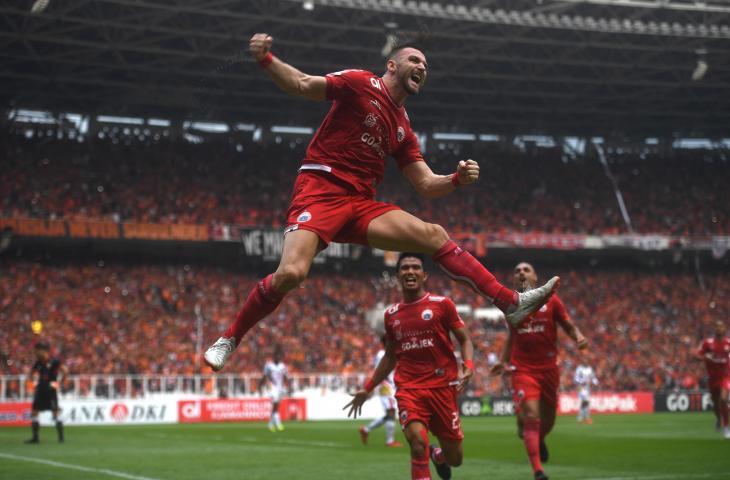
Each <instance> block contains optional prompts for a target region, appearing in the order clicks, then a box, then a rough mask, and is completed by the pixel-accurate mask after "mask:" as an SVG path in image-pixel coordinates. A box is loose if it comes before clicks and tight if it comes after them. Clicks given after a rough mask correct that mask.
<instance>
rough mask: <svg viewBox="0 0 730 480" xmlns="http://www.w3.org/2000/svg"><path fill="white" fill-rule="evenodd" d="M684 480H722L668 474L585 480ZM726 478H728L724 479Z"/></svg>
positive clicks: (703, 475)
mask: <svg viewBox="0 0 730 480" xmlns="http://www.w3.org/2000/svg"><path fill="white" fill-rule="evenodd" d="M685 478H690V479H691V478H723V477H717V474H716V473H689V474H687V473H683V474H676V473H668V474H665V475H645V476H642V475H629V476H623V477H591V478H587V479H586V480H673V479H685ZM724 478H728V477H724Z"/></svg>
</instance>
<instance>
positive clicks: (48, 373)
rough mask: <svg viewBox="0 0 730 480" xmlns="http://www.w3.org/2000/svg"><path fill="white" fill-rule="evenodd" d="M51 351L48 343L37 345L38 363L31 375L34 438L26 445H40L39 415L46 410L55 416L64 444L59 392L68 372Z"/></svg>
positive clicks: (57, 428) (36, 362) (57, 429)
mask: <svg viewBox="0 0 730 480" xmlns="http://www.w3.org/2000/svg"><path fill="white" fill-rule="evenodd" d="M50 350H51V348H50V346H49V345H48V344H47V343H43V342H39V343H37V344H36V345H35V355H36V361H35V363H34V364H33V368H32V369H31V373H30V376H31V378H32V379H33V383H34V384H35V392H34V393H33V405H32V406H31V412H30V416H31V428H32V432H33V437H31V438H30V440H26V442H25V443H40V439H39V436H38V432H39V430H40V424H39V423H38V414H39V413H40V412H42V411H44V410H50V411H51V413H52V414H53V420H54V421H55V422H56V432H57V433H58V441H59V442H61V443H63V439H64V437H63V422H62V421H61V419H59V418H58V415H59V413H60V412H61V409H60V408H59V407H58V390H59V389H60V386H61V384H62V382H63V377H64V376H65V375H66V374H67V373H68V371H67V370H66V367H65V366H63V365H62V364H61V361H60V360H59V359H57V358H51V356H50Z"/></svg>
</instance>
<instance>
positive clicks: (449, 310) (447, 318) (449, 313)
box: [443, 298, 466, 330]
mask: <svg viewBox="0 0 730 480" xmlns="http://www.w3.org/2000/svg"><path fill="white" fill-rule="evenodd" d="M443 306H444V323H445V325H446V326H447V327H449V329H451V330H456V329H457V328H464V327H465V326H466V325H465V324H464V321H463V320H462V319H461V317H460V316H459V312H457V311H456V305H455V304H454V302H453V301H452V300H451V299H450V298H445V299H444V302H443Z"/></svg>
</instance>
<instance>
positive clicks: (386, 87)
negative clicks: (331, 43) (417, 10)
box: [380, 77, 416, 303]
mask: <svg viewBox="0 0 730 480" xmlns="http://www.w3.org/2000/svg"><path fill="white" fill-rule="evenodd" d="M380 83H382V84H383V88H384V89H385V96H386V97H388V100H390V103H392V104H393V106H394V107H395V108H405V106H403V105H398V104H397V103H395V100H393V97H392V96H391V95H390V90H388V85H386V84H385V82H384V81H383V77H380ZM413 303H416V302H413Z"/></svg>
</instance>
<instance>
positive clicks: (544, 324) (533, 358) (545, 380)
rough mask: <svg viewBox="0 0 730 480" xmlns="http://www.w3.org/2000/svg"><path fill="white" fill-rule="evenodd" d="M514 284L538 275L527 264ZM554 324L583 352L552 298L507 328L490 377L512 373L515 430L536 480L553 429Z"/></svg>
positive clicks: (522, 286)
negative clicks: (507, 331)
mask: <svg viewBox="0 0 730 480" xmlns="http://www.w3.org/2000/svg"><path fill="white" fill-rule="evenodd" d="M513 282H514V286H515V288H517V289H518V290H529V289H530V288H533V287H534V286H535V285H536V284H537V273H535V269H534V268H533V267H532V265H530V264H529V263H525V262H522V263H520V264H518V265H517V266H516V267H515V270H514V275H513ZM558 325H560V327H561V328H562V329H563V330H564V331H565V333H567V334H568V336H569V337H570V338H572V339H573V341H575V342H576V344H577V345H578V348H580V349H584V348H586V347H587V345H588V341H587V340H586V339H585V337H584V336H583V334H582V333H581V332H580V330H578V327H576V326H575V324H574V323H573V322H572V320H571V319H570V317H569V316H568V312H567V311H566V310H565V306H564V305H563V302H562V301H561V300H560V298H559V297H558V296H557V295H553V296H552V297H551V298H550V300H549V301H548V303H546V304H545V305H544V306H543V307H542V308H540V309H539V310H538V311H537V312H535V313H534V314H532V315H530V316H529V317H528V318H527V321H525V323H523V324H522V325H519V326H517V327H514V326H512V325H509V338H508V339H507V342H506V344H505V348H504V350H503V351H502V356H501V359H500V362H499V363H497V364H495V365H494V366H493V367H492V369H491V373H492V374H493V375H499V374H502V373H507V372H511V374H512V394H513V398H514V402H515V411H516V413H517V431H518V435H519V436H520V438H522V439H523V441H524V443H525V449H526V450H527V456H528V457H529V459H530V463H531V465H532V471H533V475H534V476H535V480H544V479H547V478H548V477H547V475H545V472H544V471H543V469H542V462H547V461H548V449H547V445H546V444H545V437H546V436H547V435H548V434H549V433H550V431H551V430H552V429H553V426H554V425H555V415H556V413H557V408H558V387H559V385H560V370H559V368H558V364H557V360H558Z"/></svg>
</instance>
